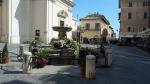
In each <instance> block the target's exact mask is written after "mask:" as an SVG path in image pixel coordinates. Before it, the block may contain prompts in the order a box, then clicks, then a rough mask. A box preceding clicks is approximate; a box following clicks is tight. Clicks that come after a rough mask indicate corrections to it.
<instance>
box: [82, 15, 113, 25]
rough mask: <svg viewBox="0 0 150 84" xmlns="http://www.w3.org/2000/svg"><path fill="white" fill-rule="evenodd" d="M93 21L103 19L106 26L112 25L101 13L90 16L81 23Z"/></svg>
mask: <svg viewBox="0 0 150 84" xmlns="http://www.w3.org/2000/svg"><path fill="white" fill-rule="evenodd" d="M92 19H102V20H103V21H104V22H105V23H106V24H108V25H110V23H109V21H108V20H107V19H106V18H105V16H104V15H101V14H99V13H93V14H89V15H87V16H86V17H84V18H81V19H80V21H82V20H92Z"/></svg>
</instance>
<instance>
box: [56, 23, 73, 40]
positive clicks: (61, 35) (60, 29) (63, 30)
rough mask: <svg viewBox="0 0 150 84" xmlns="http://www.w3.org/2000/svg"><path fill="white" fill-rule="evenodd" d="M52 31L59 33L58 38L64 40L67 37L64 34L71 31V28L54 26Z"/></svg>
mask: <svg viewBox="0 0 150 84" xmlns="http://www.w3.org/2000/svg"><path fill="white" fill-rule="evenodd" d="M53 30H54V31H58V32H59V34H58V38H59V39H60V40H63V39H64V38H66V37H67V35H66V33H67V32H69V31H71V30H72V28H71V27H63V26H54V27H53Z"/></svg>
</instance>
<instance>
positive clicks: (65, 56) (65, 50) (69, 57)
mask: <svg viewBox="0 0 150 84" xmlns="http://www.w3.org/2000/svg"><path fill="white" fill-rule="evenodd" d="M53 30H54V31H57V32H59V34H58V41H56V42H55V43H54V44H57V45H58V44H59V42H61V47H54V49H53V50H52V51H50V52H51V56H50V59H51V64H57V63H55V62H59V63H58V64H73V59H75V55H74V50H72V49H71V48H70V47H64V45H65V43H64V40H65V38H67V34H66V33H67V32H69V31H71V30H72V28H71V27H63V26H54V27H53ZM53 46H54V45H53ZM58 46H60V45H58ZM56 51H57V52H56ZM53 54H55V55H57V56H54V55H53Z"/></svg>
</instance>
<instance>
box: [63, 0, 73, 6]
mask: <svg viewBox="0 0 150 84" xmlns="http://www.w3.org/2000/svg"><path fill="white" fill-rule="evenodd" d="M61 1H62V2H63V3H65V4H67V5H69V6H71V7H74V5H75V4H74V3H73V2H72V1H70V0H61Z"/></svg>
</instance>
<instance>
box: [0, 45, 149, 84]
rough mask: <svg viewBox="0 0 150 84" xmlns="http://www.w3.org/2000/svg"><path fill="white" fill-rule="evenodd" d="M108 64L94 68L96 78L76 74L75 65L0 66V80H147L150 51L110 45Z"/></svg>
mask: <svg viewBox="0 0 150 84" xmlns="http://www.w3.org/2000/svg"><path fill="white" fill-rule="evenodd" d="M112 48H113V64H112V67H109V68H107V67H100V68H96V80H87V79H85V78H82V77H81V76H80V69H79V66H71V65H67V66H52V65H48V66H46V67H45V68H42V69H33V71H32V72H33V73H32V74H22V72H21V69H20V66H16V67H4V69H0V84H21V83H22V84H149V83H150V80H149V79H150V72H149V71H150V54H148V53H146V52H144V51H142V50H140V49H138V48H136V47H126V46H123V47H120V46H116V45H113V47H112Z"/></svg>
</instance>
